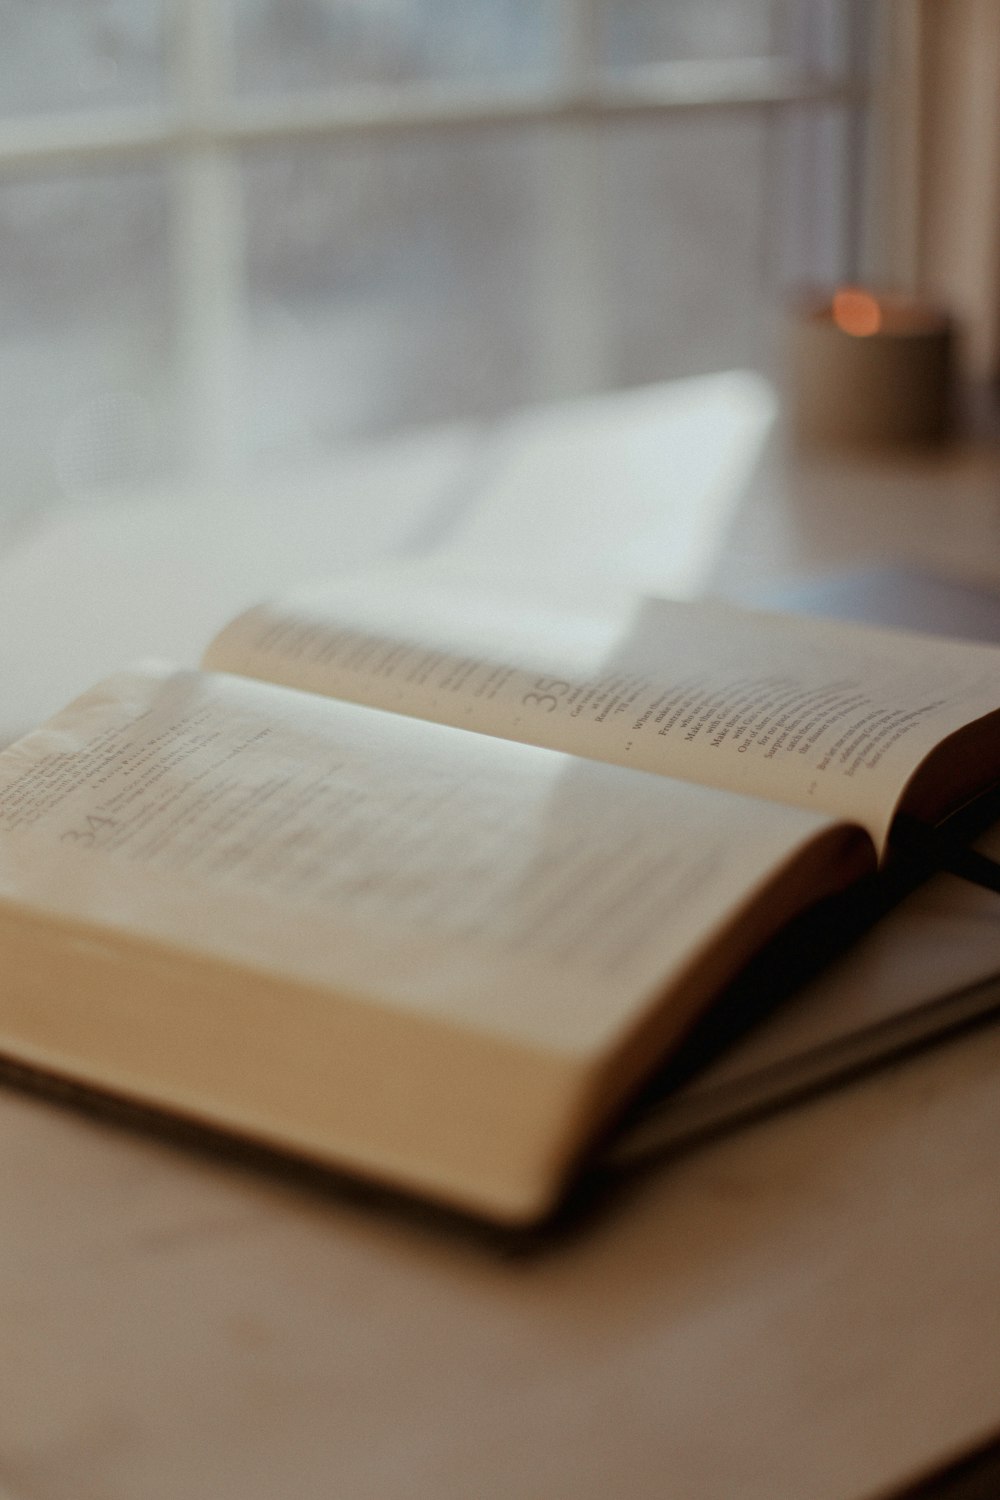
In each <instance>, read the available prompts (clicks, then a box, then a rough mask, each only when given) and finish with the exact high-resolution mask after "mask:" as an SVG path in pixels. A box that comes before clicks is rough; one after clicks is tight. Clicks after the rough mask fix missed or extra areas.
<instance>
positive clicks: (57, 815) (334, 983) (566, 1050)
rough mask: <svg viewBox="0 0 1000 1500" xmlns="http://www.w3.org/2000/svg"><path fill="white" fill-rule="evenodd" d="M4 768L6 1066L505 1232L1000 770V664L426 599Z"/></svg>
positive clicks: (745, 617)
mask: <svg viewBox="0 0 1000 1500" xmlns="http://www.w3.org/2000/svg"><path fill="white" fill-rule="evenodd" d="M203 667H204V669H203V670H201V671H192V670H176V669H173V668H170V667H165V666H157V665H151V666H148V667H143V668H138V669H136V670H135V671H134V672H130V673H125V674H121V675H118V676H116V677H114V678H111V679H109V680H107V681H105V682H103V683H101V684H99V685H98V686H96V687H95V688H93V689H92V690H91V691H89V692H87V693H85V694H84V695H83V696H82V697H80V698H78V699H77V700H76V701H74V702H73V703H72V704H71V705H69V706H68V707H67V708H66V709H65V710H63V711H62V712H61V713H60V714H58V715H57V716H56V717H55V718H54V719H52V720H51V721H50V722H49V723H47V724H46V725H44V726H42V727H41V728H39V729H37V730H36V731H34V732H33V733H31V734H29V735H28V736H26V737H25V738H23V739H22V740H20V741H18V742H17V743H16V744H14V745H12V746H11V747H9V748H8V749H7V750H6V751H4V752H3V753H2V754H0V952H2V954H3V980H2V983H0V1054H2V1055H3V1056H5V1057H7V1058H10V1059H13V1060H14V1061H16V1062H18V1063H20V1064H24V1065H27V1066H28V1067H32V1068H37V1069H40V1070H42V1071H43V1072H47V1073H51V1074H54V1075H56V1076H58V1077H63V1078H66V1079H69V1080H72V1081H74V1082H76V1083H79V1084H82V1085H84V1086H86V1087H89V1088H95V1089H98V1090H105V1091H107V1092H108V1093H109V1094H111V1095H114V1096H117V1097H120V1098H122V1099H125V1100H128V1101H133V1102H136V1103H138V1104H141V1105H148V1106H151V1107H154V1108H156V1109H158V1110H164V1111H167V1112H171V1113H174V1114H176V1115H177V1116H178V1117H181V1118H184V1119H186V1120H190V1121H194V1122H198V1123H202V1124H205V1125H207V1126H210V1127H213V1128H216V1129H221V1130H223V1131H226V1132H232V1133H235V1134H237V1135H239V1136H245V1137H247V1138H249V1139H251V1140H253V1141H255V1142H258V1143H261V1144H263V1145H265V1146H268V1147H275V1148H278V1149H280V1150H283V1151H288V1152H291V1153H294V1154H296V1155H299V1156H301V1157H304V1158H306V1159H309V1160H311V1161H316V1162H319V1163H321V1164H324V1165H328V1166H330V1167H333V1168H337V1169H340V1170H344V1171H347V1172H349V1173H353V1174H356V1175H359V1176H362V1177H365V1178H368V1179H371V1180H373V1181H375V1182H379V1183H382V1184H385V1185H387V1186H390V1187H394V1188H399V1189H402V1190H404V1191H406V1192H409V1193H412V1194H417V1195H421V1196H425V1197H427V1198H430V1199H433V1200H435V1201H438V1202H440V1203H442V1204H445V1205H449V1206H451V1207H455V1208H458V1209H460V1210H462V1211H466V1212H469V1213H472V1214H476V1215H480V1216H483V1217H485V1218H487V1219H491V1220H494V1221H497V1222H501V1223H506V1224H524V1223H530V1222H532V1221H535V1220H537V1219H539V1218H540V1217H543V1216H544V1215H546V1214H547V1213H548V1212H549V1211H550V1210H551V1209H552V1208H553V1206H554V1205H555V1204H556V1203H557V1202H558V1201H559V1198H560V1195H561V1194H562V1193H563V1191H564V1190H565V1188H566V1185H567V1183H568V1182H569V1181H570V1180H571V1178H572V1176H573V1174H574V1171H575V1170H576V1167H577V1165H578V1163H579V1162H580V1160H581V1159H582V1158H583V1157H584V1155H585V1153H586V1152H587V1149H588V1147H589V1145H590V1144H591V1142H592V1141H593V1140H594V1139H595V1137H596V1136H597V1135H598V1134H599V1133H600V1132H601V1131H602V1130H603V1129H605V1128H606V1126H607V1124H608V1122H609V1121H610V1120H611V1119H613V1118H614V1116H615V1114H616V1112H617V1111H619V1110H620V1109H621V1108H622V1107H623V1105H624V1104H625V1103H626V1102H627V1100H628V1099H629V1097H630V1096H631V1095H632V1094H633V1093H634V1091H635V1090H636V1089H637V1088H638V1087H639V1086H640V1085H641V1084H642V1082H643V1081H644V1080H645V1079H646V1078H647V1077H648V1075H649V1074H650V1073H651V1072H652V1071H653V1070H654V1069H655V1068H656V1067H657V1066H658V1065H659V1064H660V1062H661V1061H662V1059H663V1058H664V1057H665V1056H667V1055H668V1054H669V1053H670V1051H671V1050H672V1049H673V1048H675V1047H676V1046H677V1045H678V1043H679V1042H680V1041H681V1039H682V1038H683V1037H684V1036H685V1034H686V1033H687V1032H688V1030H689V1028H690V1027H691V1025H692V1023H693V1022H694V1020H695V1019H696V1018H697V1017H698V1016H699V1015H700V1014H702V1013H704V1011H705V1009H706V1007H708V1006H710V1005H711V1003H712V1001H713V998H714V997H715V996H716V995H717V994H718V993H719V992H720V990H721V989H722V988H723V986H724V985H725V984H726V983H727V982H728V981H729V980H730V979H731V978H732V977H733V976H734V975H735V974H736V973H737V972H738V971H739V970H740V969H741V967H742V966H743V965H744V964H745V963H746V961H747V960H748V959H749V958H750V957H751V955H753V954H754V953H755V952H756V951H757V950H759V949H760V948H761V947H762V945H764V944H765V943H766V942H767V941H768V940H769V939H770V938H771V937H772V936H773V935H774V934H776V933H778V932H779V931H780V930H781V929H783V928H784V927H785V926H786V924H787V923H788V922H789V921H790V920H791V919H792V918H793V917H795V915H796V914H797V913H799V912H801V911H803V910H804V909H806V908H808V907H810V906H812V905H813V904H815V903H817V902H819V901H821V900H822V899H823V898H825V897H827V896H830V895H833V894H834V893H836V892H838V891H843V890H846V889H848V888H850V887H851V886H852V885H853V884H854V883H856V882H858V881H861V880H863V879H864V878H865V877H866V876H867V875H870V874H871V873H872V872H873V871H875V870H876V869H877V867H878V866H879V865H880V864H881V863H884V861H885V860H886V858H887V856H888V852H889V849H890V843H891V835H892V829H893V825H894V820H896V819H897V818H898V816H899V815H900V813H901V811H902V812H905V813H906V814H907V815H909V816H910V817H913V818H919V819H922V820H927V821H933V820H936V819H939V818H940V817H942V816H944V815H945V814H947V813H948V812H949V811H951V810H952V809H954V808H955V807H957V806H959V805H961V804H962V803H964V802H967V801H968V800H969V799H970V798H972V797H974V796H975V795H976V794H978V793H979V792H981V791H982V790H984V789H985V788H987V787H988V786H990V785H992V784H994V783H996V782H997V780H998V779H1000V649H998V648H995V647H991V646H985V645H976V644H966V643H962V642H951V641H943V640H938V639H933V638H930V637H923V636H917V635H908V634H904V633H893V632H882V631H878V630H875V629H871V628H868V627H855V626H850V625H844V624H841V623H837V622H820V621H812V620H805V619H793V618H791V617H785V616H781V615H776V614H764V613H757V612H752V611H746V610H739V609H736V608H733V607H731V606H725V605H716V604H710V603H704V604H703V603H698V604H682V603H668V602H664V601H649V600H647V601H645V603H644V604H643V605H642V606H641V607H640V608H638V609H637V610H636V611H634V612H633V613H632V614H631V615H630V616H628V618H627V619H624V620H623V616H622V615H621V613H620V612H619V613H617V614H616V613H615V612H614V611H608V612H605V613H603V614H602V613H601V612H600V611H593V612H591V613H587V612H579V613H576V614H574V613H573V612H572V611H560V612H553V613H552V614H551V615H550V616H548V617H539V616H538V615H537V612H536V613H535V614H532V613H531V611H530V610H528V609H527V608H526V607H525V606H524V605H523V601H521V602H518V601H517V600H513V601H512V600H511V599H509V598H508V599H507V600H506V601H503V600H500V599H495V598H491V597H489V591H488V590H487V589H485V588H484V589H476V588H473V589H471V591H470V588H469V581H468V580H465V581H464V582H463V583H462V584H461V586H459V584H458V583H456V581H455V580H454V579H452V580H449V579H447V578H440V577H439V578H434V577H432V576H428V575H427V574H426V573H425V574H423V575H422V574H421V573H420V572H419V570H417V572H416V573H414V574H413V575H411V576H409V577H408V575H407V574H406V572H405V570H404V571H403V572H401V573H398V574H395V575H394V574H393V573H391V572H390V573H387V574H386V575H385V576H384V577H382V578H381V579H378V578H369V579H365V580H358V581H357V582H356V583H354V584H350V583H345V584H341V585H339V586H337V587H334V588H330V589H327V590H320V591H317V592H315V593H313V594H303V595H301V596H299V597H298V598H296V599H291V600H285V601H282V602H279V603H275V604H269V605H262V606H260V607H259V608H257V609H255V610H251V611H250V612H249V613H247V614H245V615H243V616H241V617H240V618H239V619H238V620H235V621H233V622H232V623H231V624H230V625H229V626H227V627H226V628H225V629H224V630H223V631H222V632H221V633H220V634H219V635H218V636H217V637H216V639H215V640H214V641H213V642H212V643H211V644H210V645H209V647H208V649H207V651H206V654H205V659H204V663H203Z"/></svg>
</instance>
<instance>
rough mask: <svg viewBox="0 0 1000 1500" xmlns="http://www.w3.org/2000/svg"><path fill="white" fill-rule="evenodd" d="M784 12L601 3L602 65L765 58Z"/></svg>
mask: <svg viewBox="0 0 1000 1500" xmlns="http://www.w3.org/2000/svg"><path fill="white" fill-rule="evenodd" d="M796 8H797V9H798V8H800V7H796ZM788 9H789V5H788V3H783V0H671V3H669V4H665V3H664V0H601V10H600V17H601V43H602V48H603V52H604V58H603V60H604V61H605V62H606V63H607V64H608V65H610V66H611V67H634V66H636V65H641V64H644V63H663V62H688V61H694V60H699V59H700V60H716V61H718V60H721V59H723V58H740V57H766V56H768V55H769V54H771V53H772V52H773V51H774V50H775V40H776V36H777V35H778V34H779V32H778V28H779V26H780V22H781V18H782V15H783V14H784V13H785V12H787V11H788Z"/></svg>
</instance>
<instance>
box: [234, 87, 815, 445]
mask: <svg viewBox="0 0 1000 1500" xmlns="http://www.w3.org/2000/svg"><path fill="white" fill-rule="evenodd" d="M768 129H769V127H768V125H767V123H766V121H765V120H764V118H763V117H762V116H761V115H759V114H757V115H751V116H747V115H746V114H744V113H742V112H740V113H739V114H723V115H713V114H710V115H705V114H700V115H698V116H685V117H681V118H672V119H670V120H669V121H668V122H663V121H659V122H645V123H642V124H630V125H625V124H623V123H619V125H618V126H617V127H616V128H615V130H613V131H608V132H606V133H602V134H601V135H600V136H595V135H594V134H593V133H591V132H589V131H581V132H578V133H574V132H567V131H565V130H559V131H549V132H546V131H543V130H533V131H531V132H520V131H518V132H511V133H509V134H507V133H503V132H498V133H496V134H489V135H484V134H476V135H475V136H474V137H472V138H470V139H469V140H468V141H467V142H465V143H462V144H460V143H457V142H454V141H451V140H449V142H448V143H444V142H442V141H440V140H434V141H427V142H424V143H423V144H421V145H418V144H416V143H410V144H408V145H407V146H405V147H404V146H393V147H386V146H384V145H383V146H381V147H375V146H369V147H367V148H364V149H362V148H360V147H359V148H357V149H354V150H351V151H347V150H344V149H343V148H342V149H340V150H338V151H337V152H336V153H332V152H330V151H327V150H322V149H320V148H303V147H301V146H298V147H294V148H290V147H282V148H280V149H278V148H273V149H270V150H267V151H261V152H258V153H255V154H254V155H253V156H252V157H251V158H250V159H249V161H248V165H247V169H246V179H245V187H246V206H247V224H248V245H249V262H248V281H249V308H250V329H249V336H250V343H251V349H252V355H251V369H252V381H253V402H252V409H251V412H250V419H251V430H252V431H253V432H254V433H255V440H256V442H257V443H258V444H259V448H258V454H260V453H261V452H263V451H268V452H270V453H271V454H272V455H277V454H279V453H285V454H287V453H289V452H292V451H294V450H296V449H302V448H309V447H310V446H312V445H314V444H317V443H322V442H323V441H324V440H325V439H327V438H329V437H332V436H333V435H337V434H348V433H362V432H366V433H367V432H377V431H380V430H385V429H389V428H392V427H393V426H398V425H400V424H408V423H414V422H420V421H427V420H446V419H450V418H454V417H469V416H476V415H482V414H489V413H495V412H500V411H504V410H509V409H511V408H512V407H515V406H519V405H521V404H524V403H527V402H529V401H532V400H539V399H552V398H559V397H562V396H565V395H571V394H574V393H575V392H577V391H579V390H586V389H596V388H600V387H613V386H616V385H620V384H626V385H627V384H634V383H638V382H641V381H645V380H656V379H663V378H669V377H672V376H678V375H686V374H690V373H693V372H698V371H703V370H715V369H724V368H727V367H732V366H737V365H748V364H750V365H764V364H766V363H767V360H768V358H769V355H770V352H771V351H770V348H769V342H768V340H769V336H770V334H769V331H770V329H771V328H772V326H773V324H774V305H775V300H776V298H777V296H778V291H777V288H776V286H775V285H774V284H772V285H771V286H770V287H768V286H766V285H762V282H763V281H764V278H763V276H762V267H763V265H764V263H765V259H766V257H767V256H768V255H770V254H771V253H772V251H773V241H772V240H768V241H767V242H765V239H764V236H765V233H766V234H768V235H769V236H771V235H774V234H775V233H776V232H777V229H778V226H775V225H773V224H771V223H770V221H769V218H768V212H767V201H768V171H767V166H766V163H767V149H766V148H767V144H768V136H767V132H768ZM765 226H766V227H765ZM798 269H801V268H798Z"/></svg>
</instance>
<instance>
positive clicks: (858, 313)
mask: <svg viewBox="0 0 1000 1500" xmlns="http://www.w3.org/2000/svg"><path fill="white" fill-rule="evenodd" d="M790 333H791V336H790V350H789V361H788V364H789V369H788V375H789V388H788V408H789V416H790V419H791V428H792V432H793V433H794V434H795V436H796V437H798V438H800V439H801V440H803V441H804V442H815V443H823V444H826V443H855V442H857V443H914V442H917V443H919V442H923V443H933V442H938V441H940V440H941V439H942V438H944V437H945V436H946V435H947V433H948V430H949V427H950V422H951V406H952V399H953V393H952V363H953V351H954V328H953V324H952V321H951V319H950V318H949V317H948V315H947V314H946V313H945V312H944V311H943V310H942V309H941V308H939V307H936V306H935V305H934V304H933V303H931V302H929V301H926V300H925V299H923V298H919V297H906V296H902V295H899V294H893V293H884V292H874V291H870V290H866V289H865V288H862V287H854V286H845V287H841V288H840V289H839V290H837V291H835V292H834V293H833V295H832V296H827V297H822V298H811V299H809V300H806V301H803V302H801V303H800V304H798V305H797V306H796V307H795V309H794V310H793V314H792V323H791V331H790Z"/></svg>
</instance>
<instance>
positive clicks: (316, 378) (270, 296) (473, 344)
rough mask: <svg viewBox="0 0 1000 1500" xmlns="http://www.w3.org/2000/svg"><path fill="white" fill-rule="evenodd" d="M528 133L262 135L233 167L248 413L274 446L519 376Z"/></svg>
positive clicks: (482, 400)
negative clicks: (372, 139)
mask: <svg viewBox="0 0 1000 1500" xmlns="http://www.w3.org/2000/svg"><path fill="white" fill-rule="evenodd" d="M538 165H539V164H538V143H537V142H535V141H533V140H529V139H526V138H525V137H524V136H522V135H520V134H518V135H515V136H502V137H499V138H491V137H483V136H481V135H478V134H477V135H476V136H475V137H474V138H473V139H472V140H469V141H468V142H455V141H449V142H447V143H445V142H442V141H440V140H435V141H432V142H426V141H425V142H422V143H417V142H413V143H408V144H407V145H404V146H395V147H386V146H381V147H380V146H369V147H365V148H362V147H358V148H356V149H353V150H344V149H341V150H338V151H337V152H331V151H329V150H327V149H323V148H318V147H316V148H309V147H296V148H281V149H279V148H273V149H270V150H267V151H262V152H259V153H255V154H254V155H253V156H252V157H251V158H250V160H249V163H248V166H247V171H246V183H245V188H246V212H247V234H248V257H249V258H248V282H249V286H248V298H249V309H250V340H251V346H252V371H253V380H254V405H253V410H252V413H251V426H252V430H253V431H254V432H255V434H256V438H257V441H258V442H259V443H260V444H261V445H262V447H264V448H266V449H269V450H271V451H274V450H287V449H289V448H295V447H300V446H303V445H305V446H308V445H310V444H311V443H313V442H315V441H322V440H323V438H324V437H326V436H330V435H332V434H338V433H357V432H372V431H377V430H380V429H384V428H389V427H392V426H395V425H397V424H399V423H410V422H418V421H422V420H438V419H442V418H449V417H453V416H457V415H467V414H469V413H471V412H483V411H490V410H497V409H500V408H503V407H504V406H506V405H509V404H511V403H513V402H516V401H518V400H522V399H525V398H526V397H527V396H529V395H531V394H533V393H534V390H535V381H534V379H533V375H534V372H533V370H532V367H531V355H532V344H533V337H534V334H533V330H534V327H535V326H536V324H537V319H538V317H539V315H540V311H541V309H540V308H539V307H538V306H537V305H536V293H537V281H538V278H537V267H538V264H539V260H540V255H541V246H540V244H539V234H540V230H539V223H538V216H537V213H536V210H537V207H538V201H539V189H540V180H539V172H538Z"/></svg>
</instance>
